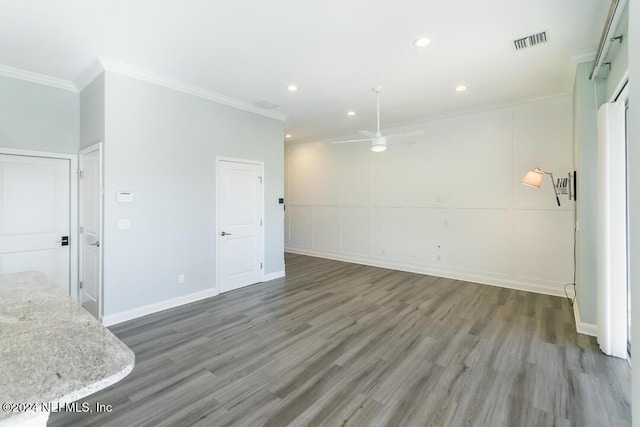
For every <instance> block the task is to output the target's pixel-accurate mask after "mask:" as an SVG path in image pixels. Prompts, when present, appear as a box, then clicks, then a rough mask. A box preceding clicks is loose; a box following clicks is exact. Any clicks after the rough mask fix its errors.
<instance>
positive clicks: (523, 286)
mask: <svg viewBox="0 0 640 427" xmlns="http://www.w3.org/2000/svg"><path fill="white" fill-rule="evenodd" d="M284 250H285V252H291V253H294V254H300V255H309V256H313V257H318V258H325V259H333V260H336V261H345V262H352V263H355V264H363V265H370V266H372V267H380V268H388V269H391V270H400V271H407V272H409V273H418V274H426V275H429V276H437V277H444V278H447V279H453V280H462V281H465V282H471V283H479V284H481V285H489V286H498V287H501V288H508V289H515V290H519V291H526V292H535V293H537V294H544V295H553V296H557V297H564V296H565V294H564V289H563V288H561V287H556V286H552V285H546V284H535V283H528V282H518V281H515V280H506V279H501V278H497V277H489V276H482V275H479V274H470V273H464V272H455V271H449V270H444V269H442V270H440V269H435V268H432V267H426V266H415V265H405V264H399V263H394V262H385V261H381V260H376V259H371V258H358V257H352V256H345V255H341V254H333V253H324V252H317V251H313V250H308V249H300V248H291V247H285V248H284Z"/></svg>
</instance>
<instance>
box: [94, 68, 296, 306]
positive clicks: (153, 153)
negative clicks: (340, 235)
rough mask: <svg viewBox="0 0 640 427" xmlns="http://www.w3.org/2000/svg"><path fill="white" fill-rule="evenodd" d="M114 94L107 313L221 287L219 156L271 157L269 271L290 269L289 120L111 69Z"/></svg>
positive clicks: (108, 167)
mask: <svg viewBox="0 0 640 427" xmlns="http://www.w3.org/2000/svg"><path fill="white" fill-rule="evenodd" d="M105 100H106V104H105V105H106V109H105V118H106V120H105V138H104V139H105V141H104V142H105V151H104V154H105V195H104V197H105V223H104V232H105V234H104V243H105V246H104V251H105V252H104V257H105V258H104V314H105V315H111V314H116V313H119V312H122V311H126V310H131V309H135V308H138V307H141V306H144V305H148V304H153V303H157V302H161V301H164V300H168V299H172V298H176V297H180V296H183V295H188V294H191V293H195V292H199V291H203V290H207V289H212V288H213V287H215V285H216V267H215V262H216V250H215V243H216V236H215V231H216V230H215V226H216V205H215V197H216V194H215V193H216V192H215V189H216V169H215V167H216V156H228V157H236V158H245V159H251V160H261V161H264V163H265V215H266V216H265V246H266V248H265V256H266V259H265V272H266V273H272V272H277V271H281V270H284V259H283V251H284V249H283V213H282V206H281V205H278V203H277V198H278V197H283V193H284V188H283V182H284V177H283V170H284V164H283V162H284V160H283V158H284V152H283V150H284V144H283V140H284V138H283V123H282V122H280V121H277V120H274V119H270V118H266V117H263V116H259V115H256V114H252V113H249V112H245V111H242V110H238V109H234V108H231V107H227V106H224V105H221V104H217V103H214V102H211V101H207V100H205V99H202V98H197V97H194V96H191V95H187V94H184V93H181V92H177V91H174V90H170V89H166V88H162V87H159V86H155V85H152V84H149V83H145V82H142V81H139V80H135V79H132V78H129V77H124V76H121V75H117V74H113V73H110V72H107V73H106V76H105ZM122 190H126V191H131V192H133V193H134V202H133V203H131V204H122V203H118V202H116V192H117V191H122ZM119 219H130V220H131V228H130V229H129V230H120V229H118V220H119ZM179 274H185V278H186V283H184V284H181V285H179V284H178V275H179Z"/></svg>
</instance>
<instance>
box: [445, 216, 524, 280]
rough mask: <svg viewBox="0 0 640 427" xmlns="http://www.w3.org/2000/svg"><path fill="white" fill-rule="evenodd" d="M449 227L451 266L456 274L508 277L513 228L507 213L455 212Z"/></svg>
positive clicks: (510, 267) (510, 266) (511, 269)
mask: <svg viewBox="0 0 640 427" xmlns="http://www.w3.org/2000/svg"><path fill="white" fill-rule="evenodd" d="M453 224H454V227H453V233H452V234H453V247H454V248H455V256H454V264H455V266H456V268H457V269H458V270H460V271H466V272H474V273H481V274H484V275H496V276H503V277H504V276H506V277H510V276H512V274H513V258H512V241H513V225H512V218H511V212H510V211H509V210H507V209H456V210H455V211H454V212H453Z"/></svg>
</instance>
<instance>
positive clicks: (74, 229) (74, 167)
mask: <svg viewBox="0 0 640 427" xmlns="http://www.w3.org/2000/svg"><path fill="white" fill-rule="evenodd" d="M0 154H9V155H14V156H27V157H44V158H50V159H62V160H69V296H70V297H71V298H73V300H74V301H76V302H77V301H78V246H79V245H78V238H79V237H78V179H77V178H78V176H77V172H78V156H77V155H76V154H65V153H51V152H47V151H33V150H21V149H16V148H2V147H0Z"/></svg>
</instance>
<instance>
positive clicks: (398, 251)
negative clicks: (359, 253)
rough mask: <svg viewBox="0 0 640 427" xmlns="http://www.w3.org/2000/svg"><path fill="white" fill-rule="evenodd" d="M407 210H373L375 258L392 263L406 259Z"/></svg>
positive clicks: (379, 208) (378, 208)
mask: <svg viewBox="0 0 640 427" xmlns="http://www.w3.org/2000/svg"><path fill="white" fill-rule="evenodd" d="M405 217H406V209H405V208H381V207H376V208H373V230H372V235H373V236H374V237H373V254H372V255H373V256H374V257H376V258H384V259H387V260H392V261H394V260H395V261H402V260H404V259H405V252H406V246H405V244H404V243H405V242H404V238H403V237H404V235H405V227H406V219H405Z"/></svg>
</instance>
